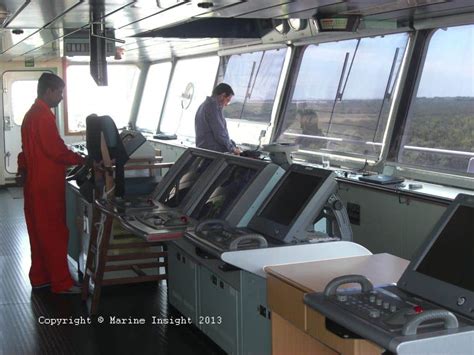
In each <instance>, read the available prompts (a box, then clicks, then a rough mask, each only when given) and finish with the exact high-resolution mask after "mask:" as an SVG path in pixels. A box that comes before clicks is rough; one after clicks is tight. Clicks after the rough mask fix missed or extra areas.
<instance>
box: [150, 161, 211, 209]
mask: <svg viewBox="0 0 474 355" xmlns="http://www.w3.org/2000/svg"><path fill="white" fill-rule="evenodd" d="M212 161H213V160H212V159H211V158H209V157H199V156H196V155H193V156H192V158H191V159H189V160H188V161H187V162H186V164H185V165H184V167H183V169H181V171H179V173H178V174H177V175H176V177H175V179H174V180H173V181H172V183H171V184H170V185H169V186H168V187H167V189H166V191H165V192H164V193H163V194H162V195H161V198H160V199H159V202H161V203H163V204H164V205H165V206H168V207H178V206H179V205H180V204H181V203H182V201H183V199H184V198H185V197H186V195H187V194H188V192H189V190H191V188H192V187H193V186H194V184H195V183H196V181H197V179H199V177H201V175H202V174H203V172H204V171H205V170H206V169H207V168H208V167H209V165H210V164H211V163H212Z"/></svg>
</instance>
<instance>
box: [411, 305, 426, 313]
mask: <svg viewBox="0 0 474 355" xmlns="http://www.w3.org/2000/svg"><path fill="white" fill-rule="evenodd" d="M413 310H414V311H415V313H421V312H423V311H424V309H423V307H421V306H415V307H413Z"/></svg>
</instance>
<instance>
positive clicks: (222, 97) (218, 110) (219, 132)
mask: <svg viewBox="0 0 474 355" xmlns="http://www.w3.org/2000/svg"><path fill="white" fill-rule="evenodd" d="M232 96H234V91H233V90H232V88H231V87H230V85H228V84H225V83H221V84H219V85H217V86H216V87H215V88H214V90H213V91H212V96H210V97H209V96H208V97H206V100H205V101H204V102H203V103H202V104H201V106H199V108H198V110H197V112H196V118H195V120H194V129H195V131H196V147H198V148H204V149H210V150H215V151H218V152H228V153H232V154H237V155H238V154H240V149H239V148H237V147H236V146H235V143H234V142H233V141H232V140H231V139H230V138H229V132H228V131H227V123H226V121H225V118H224V114H223V113H222V109H223V108H224V107H225V106H227V105H228V104H229V103H230V100H232Z"/></svg>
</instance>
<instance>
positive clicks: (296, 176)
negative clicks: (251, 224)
mask: <svg viewBox="0 0 474 355" xmlns="http://www.w3.org/2000/svg"><path fill="white" fill-rule="evenodd" d="M323 180H324V179H323V177H320V176H312V175H307V174H304V173H302V172H298V171H292V172H291V174H289V175H288V176H287V178H286V179H285V180H284V181H283V182H282V184H281V185H280V186H279V188H278V190H277V191H276V192H275V194H274V195H273V198H272V199H271V200H270V201H269V202H268V204H267V205H266V206H265V207H264V209H263V210H262V212H261V213H260V216H261V217H263V218H267V219H269V220H271V221H273V222H277V223H280V224H283V225H285V226H288V225H290V224H291V222H293V220H294V219H295V217H296V216H297V214H298V212H300V211H301V209H302V208H303V206H304V205H305V204H306V202H308V200H309V199H310V198H311V196H312V195H313V192H314V191H315V190H317V189H318V188H319V187H320V186H321V184H322V183H323Z"/></svg>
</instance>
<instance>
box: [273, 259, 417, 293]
mask: <svg viewBox="0 0 474 355" xmlns="http://www.w3.org/2000/svg"><path fill="white" fill-rule="evenodd" d="M408 264H409V261H408V260H405V259H402V258H399V257H397V256H394V255H390V254H386V253H383V254H374V255H365V256H354V257H350V258H343V259H333V260H322V261H313V262H307V263H299V264H289V265H278V266H267V267H265V272H267V273H268V274H270V275H272V276H274V277H276V278H278V279H280V280H282V281H285V282H286V283H288V284H289V285H292V286H293V287H295V288H298V289H300V290H301V291H303V292H305V293H307V292H322V291H324V288H325V287H326V285H327V284H328V283H329V282H330V281H331V280H332V279H334V278H335V277H338V276H342V275H347V274H360V275H364V276H366V277H367V278H368V279H369V280H370V281H372V283H373V284H374V285H375V286H377V285H386V284H389V283H394V282H397V281H398V280H399V279H400V277H401V275H402V273H403V271H404V270H405V269H406V267H407V266H408Z"/></svg>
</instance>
